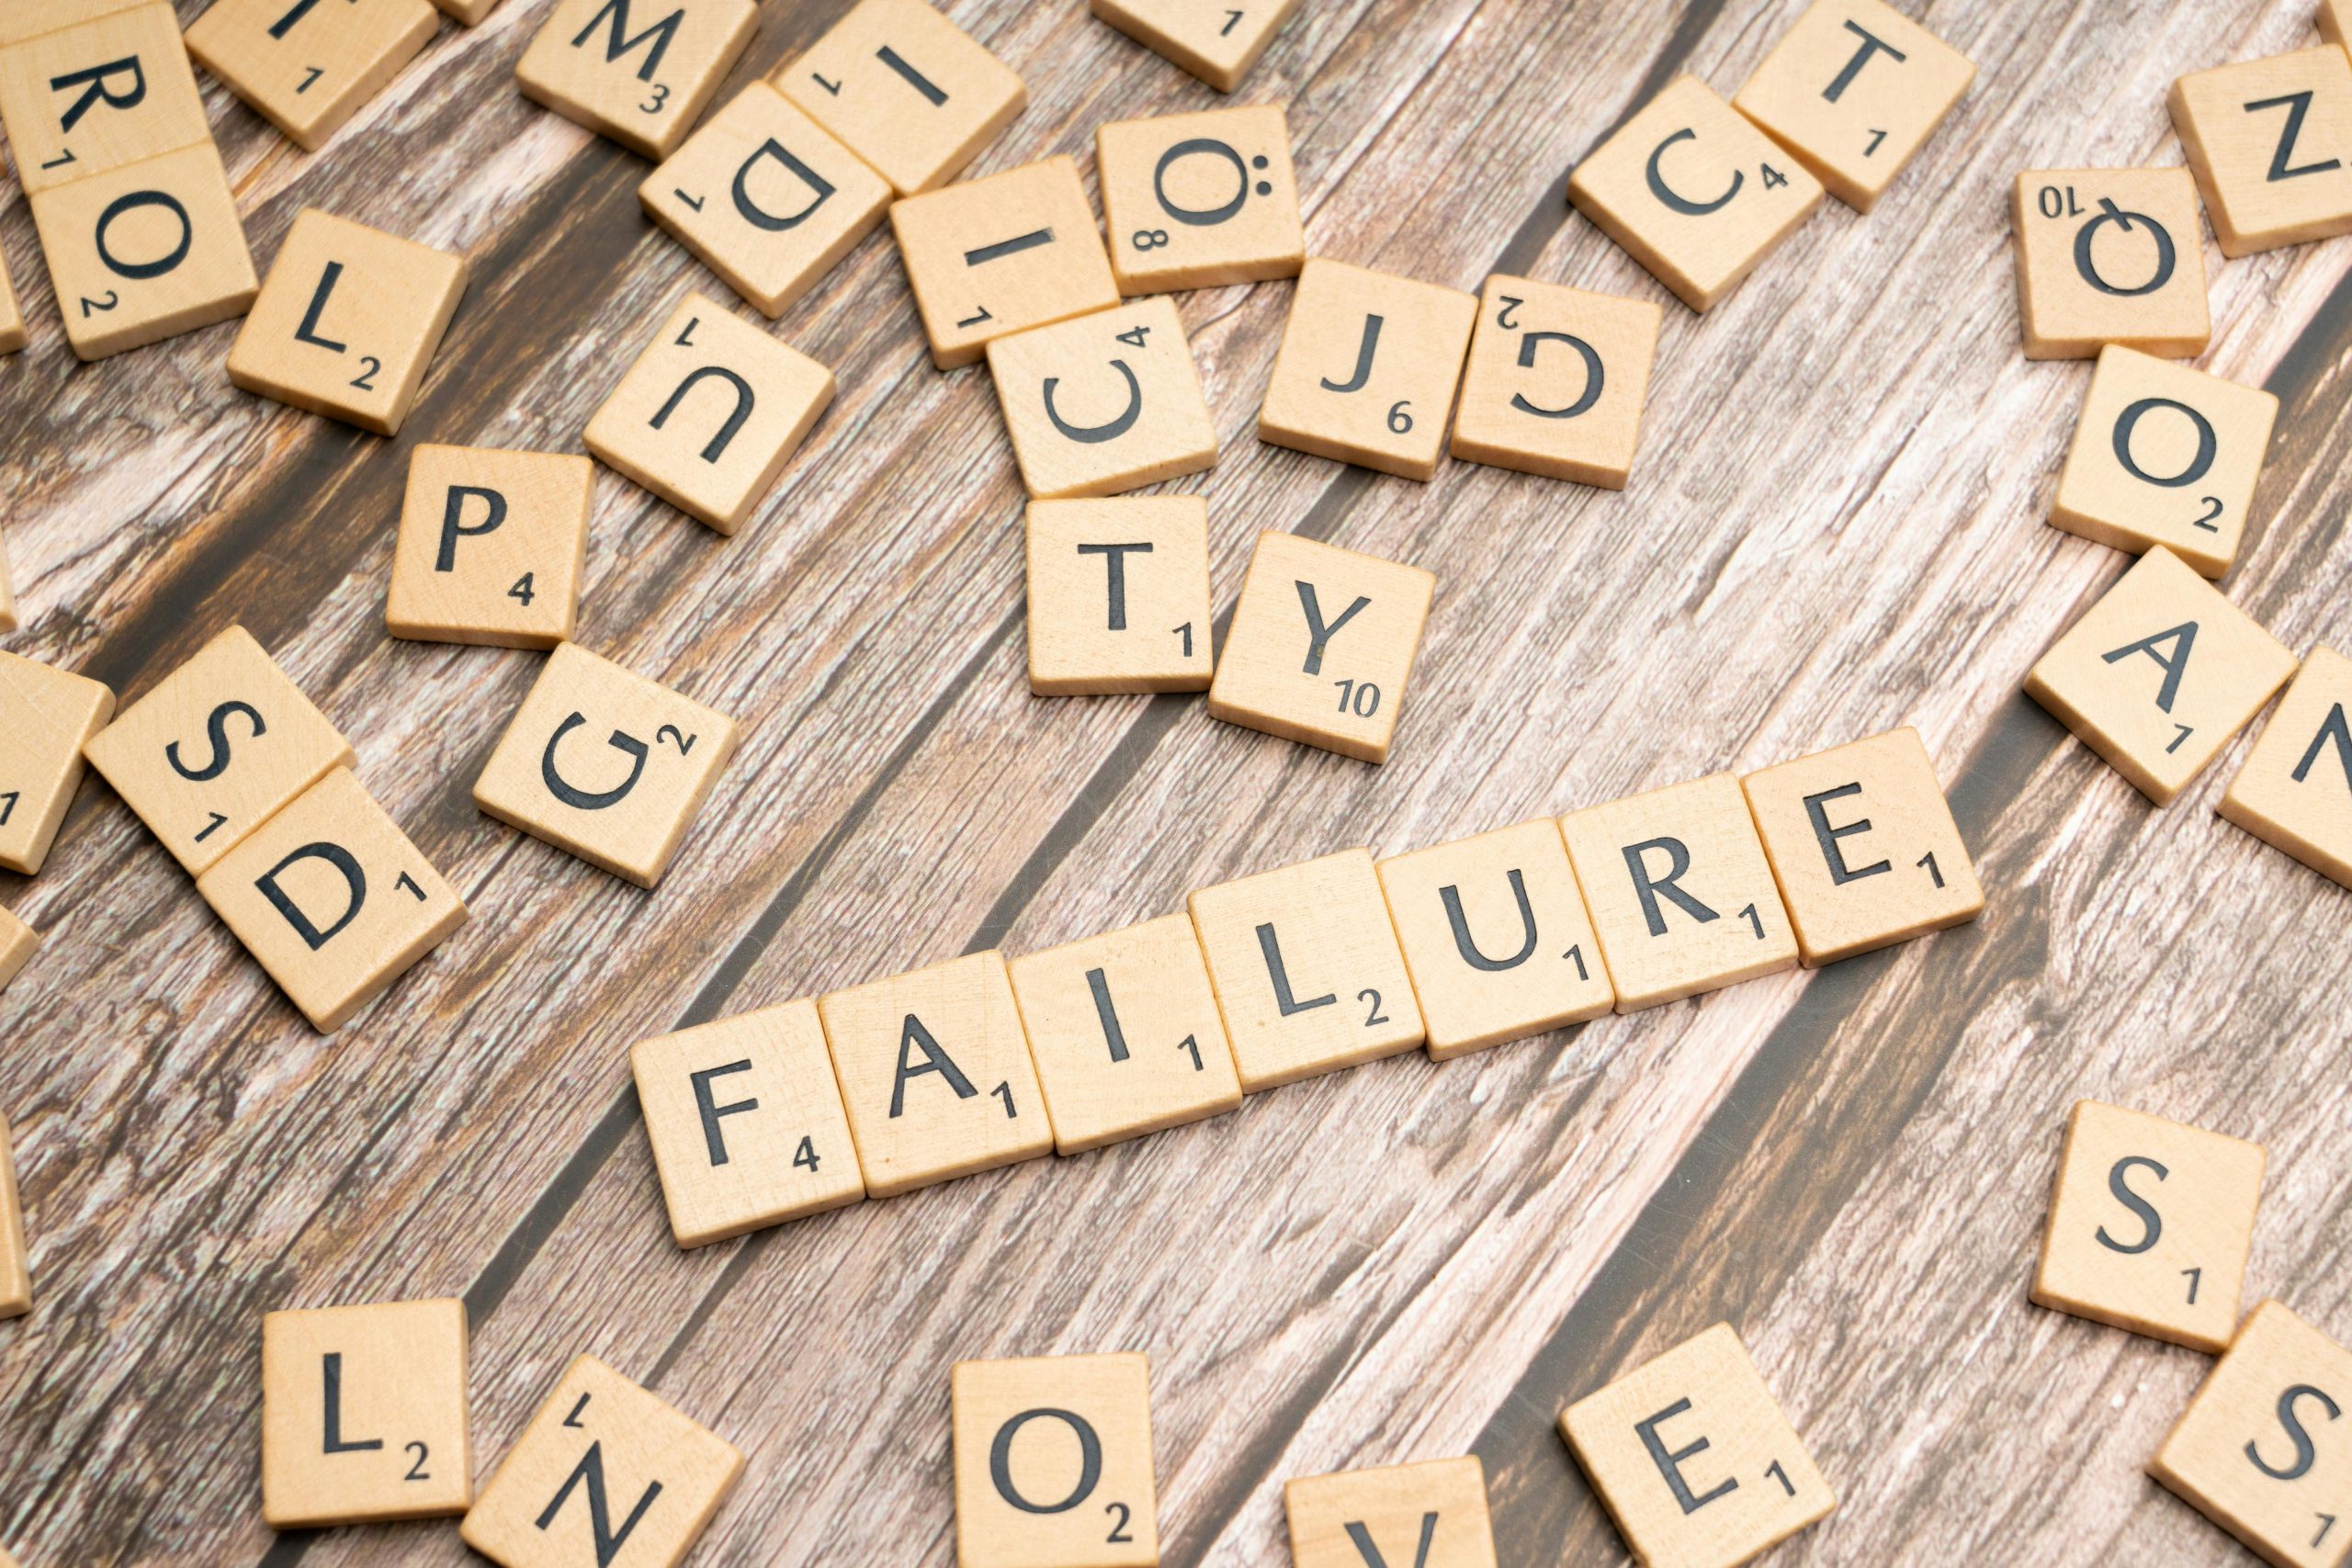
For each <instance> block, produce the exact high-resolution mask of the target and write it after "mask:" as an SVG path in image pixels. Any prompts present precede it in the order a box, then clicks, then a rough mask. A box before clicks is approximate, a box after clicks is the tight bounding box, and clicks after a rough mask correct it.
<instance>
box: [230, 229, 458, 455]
mask: <svg viewBox="0 0 2352 1568" xmlns="http://www.w3.org/2000/svg"><path fill="white" fill-rule="evenodd" d="M465 292H466V258H465V257H463V256H460V255H452V254H450V253H448V252H447V251H436V250H435V249H434V248H433V247H432V246H430V245H420V244H417V243H415V242H413V241H412V240H403V239H401V237H400V236H398V235H397V234H387V233H385V232H384V231H381V230H379V229H370V228H368V226H367V225H366V224H364V223H354V222H352V221H350V220H348V219H344V218H337V217H334V215H333V214H331V213H325V212H321V211H319V210H318V209H316V208H311V209H305V210H304V211H302V212H301V213H300V214H298V215H297V216H296V217H295V220H294V227H293V228H292V229H290V230H288V231H287V235H286V243H285V244H284V245H282V246H280V247H279V249H278V252H277V260H276V261H274V262H272V263H271V264H270V268H269V281H268V282H267V283H266V284H264V285H263V286H262V290H261V297H260V298H259V299H255V300H254V308H253V313H252V314H251V315H249V316H247V317H246V318H245V324H244V325H243V327H242V328H240V329H239V331H238V333H237V341H236V343H235V344H233V345H232V347H231V348H230V350H229V379H230V380H232V381H233V382H234V383H236V384H237V385H238V386H240V387H242V388H243V389H245V390H246V391H248V392H254V393H258V394H259V395H261V396H262V397H265V398H274V399H276V400H277V401H279V402H281V403H285V404H288V405H289V406H290V407H293V408H298V409H308V410H309V411H310V412H312V413H322V414H324V415H326V416H327V417H328V418H329V419H339V420H341V421H343V422H344V423H345V424H352V425H356V426H358V427H359V428H360V429H362V430H365V431H368V432H371V433H373V434H377V435H397V434H400V428H401V422H402V421H404V420H406V419H407V418H408V411H409V410H410V409H411V408H413V406H415V403H416V394H417V391H418V389H420V388H421V387H423V386H424V369H425V367H426V366H428V365H430V364H431V363H432V362H433V356H434V355H435V353H437V352H438V351H439V350H440V347H441V337H442V334H443V333H447V331H448V330H449V319H450V318H451V317H452V316H454V315H456V314H457V313H458V299H461V298H462V297H463V296H464V294H465Z"/></svg>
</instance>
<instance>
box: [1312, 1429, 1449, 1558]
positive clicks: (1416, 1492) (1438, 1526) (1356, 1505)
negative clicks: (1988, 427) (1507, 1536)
mask: <svg viewBox="0 0 2352 1568" xmlns="http://www.w3.org/2000/svg"><path fill="white" fill-rule="evenodd" d="M1283 1510H1284V1512H1285V1513H1287V1514H1288V1515H1289V1517H1290V1560H1291V1565H1292V1568H1367V1564H1370V1563H1373V1562H1380V1563H1385V1564H1396V1563H1408V1562H1410V1563H1419V1564H1420V1565H1421V1568H1495V1532H1494V1527H1493V1525H1492V1524H1491V1523H1489V1522H1488V1519H1487V1468H1486V1466H1485V1465H1483V1464H1481V1463H1479V1462H1478V1459H1477V1456H1476V1455H1475V1454H1473V1455H1470V1456H1467V1457H1465V1458H1463V1459H1430V1460H1422V1461H1419V1463H1417V1464H1397V1465H1389V1466H1385V1467H1384V1468H1382V1469H1378V1470H1349V1471H1342V1472H1339V1473H1338V1474H1336V1475H1302V1476H1297V1477H1295V1478H1294V1479H1292V1480H1290V1481H1287V1482H1284V1483H1283Z"/></svg>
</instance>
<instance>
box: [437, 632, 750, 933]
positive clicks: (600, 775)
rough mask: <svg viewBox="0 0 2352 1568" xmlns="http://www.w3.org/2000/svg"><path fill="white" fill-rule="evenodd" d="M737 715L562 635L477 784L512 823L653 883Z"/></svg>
mask: <svg viewBox="0 0 2352 1568" xmlns="http://www.w3.org/2000/svg"><path fill="white" fill-rule="evenodd" d="M735 740H736V729H735V721H734V720H733V719H731V718H729V717H728V716H726V715H724V714H721V713H718V712H717V711H715V710H714V709H711V708H707V707H705V706H704V705H702V704H700V703H697V702H694V701H691V700H689V699H688V698H685V697H683V696H680V695H679V694H677V693H675V692H673V691H672V690H670V689H669V688H668V687H666V686H664V685H662V684H661V683H660V682H655V681H649V680H647V679H646V678H645V677H644V676H642V675H638V674H634V673H632V672H631V671H627V670H624V669H622V668H621V667H620V666H619V665H617V664H616V663H614V662H613V661H612V660H609V659H604V658H600V657H599V656H597V655H595V654H594V653H591V652H589V651H588V650H587V649H584V648H582V647H581V646H580V645H579V644H578V643H573V642H567V643H563V644H560V645H559V646H558V647H557V648H556V649H555V651H554V652H552V653H550V654H548V661H547V665H546V667H545V668H543V669H542V670H541V671H539V678H538V680H537V682H536V683H534V684H533V685H532V687H531V691H530V694H529V695H528V696H526V697H525V698H524V699H523V705H522V706H521V707H520V708H518V709H516V710H515V718H514V721H513V722H512V723H511V724H509V725H508V726H507V727H506V733H505V734H504V735H503V737H501V738H500V739H499V742H498V748H497V750H494V751H492V753H491V755H490V761H489V763H488V764H487V765H486V766H485V767H484V768H483V769H482V771H481V778H480V779H479V780H477V781H476V782H475V784H474V804H475V805H476V806H478V807H481V809H482V811H484V812H485V813H487V814H488V815H490V816H492V817H495V818H498V819H499V820H500V821H501V822H503V823H505V824H506V825H507V826H509V827H511V828H520V829H522V830H523V831H524V832H526V833H528V834H530V835H531V836H533V837H534V838H537V839H544V840H547V841H548V843H550V844H553V845H554V846H555V847H556V848H558V849H560V850H562V851H564V852H567V853H570V854H574V855H577V856H579V857H580V858H581V859H582V860H584V861H586V862H587V863H589V864H590V865H593V866H596V867H598V868H600V869H602V870H605V871H608V872H611V873H612V874H614V875H615V876H617V877H620V878H622V879H623V880H624V881H628V882H633V883H635V884H636V885H637V886H639V887H651V886H654V885H656V884H657V883H659V882H660V881H661V880H662V873H663V872H665V871H667V870H668V869H669V867H670V862H671V860H672V858H673V857H674V856H675V855H676V854H677V852H678V846H679V844H680V843H681V842H683V841H684V839H685V836H686V829H688V828H689V827H691V826H693V824H694V819H695V817H696V816H697V815H699V814H700V813H701V811H702V807H703V802H704V801H705V800H707V799H708V798H709V795H710V790H711V786H712V785H713V784H716V783H717V782H718V771H719V770H720V769H721V768H723V767H725V766H726V765H727V761H728V759H729V757H731V756H733V755H734V752H735Z"/></svg>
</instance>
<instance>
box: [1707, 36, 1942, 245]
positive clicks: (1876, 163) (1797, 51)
mask: <svg viewBox="0 0 2352 1568" xmlns="http://www.w3.org/2000/svg"><path fill="white" fill-rule="evenodd" d="M1975 79H1976V67H1975V66H1974V65H1973V64H1971V63H1970V62H1969V61H1968V58H1967V56H1965V55H1963V54H1962V53H1961V52H1960V51H1958V50H1955V49H1953V48H1952V47H1951V45H1950V44H1948V43H1945V42H1944V41H1943V40H1942V39H1939V38H1938V37H1936V35H1935V34H1933V33H1931V32H1929V31H1928V29H1927V28H1923V27H1921V26H1920V25H1919V24H1918V23H1917V22H1915V21H1913V20H1911V18H1910V17H1905V15H1904V14H1903V13H1902V12H1900V11H1897V10H1895V9H1894V7H1893V6H1884V5H1881V4H1880V3H1879V0H1815V4H1814V5H1813V6H1811V7H1810V8H1808V9H1807V10H1806V12H1805V14H1804V16H1802V17H1798V18H1797V20H1796V25H1795V26H1794V27H1792V28H1790V29H1789V31H1788V35H1787V36H1786V37H1785V38H1783V39H1781V41H1780V42H1779V43H1777V44H1775V45H1773V46H1772V52H1771V53H1770V54H1768V55H1766V56H1765V57H1764V63H1763V64H1761V65H1759V66H1758V67H1757V68H1756V74H1755V75H1753V76H1750V77H1749V78H1748V79H1747V85H1746V86H1744V87H1742V88H1740V90H1739V91H1738V92H1737V93H1736V94H1734V95H1733V96H1732V100H1731V102H1732V107H1734V108H1736V109H1737V110H1738V111H1739V112H1740V113H1742V114H1744V115H1746V116H1747V118H1750V119H1752V120H1754V121H1755V122H1756V123H1757V124H1758V125H1759V126H1761V127H1763V129H1764V130H1765V131H1766V133H1768V134H1769V135H1770V137H1771V138H1772V140H1774V141H1778V142H1779V143H1780V144H1781V146H1783V147H1785V148H1787V149H1788V150H1789V155H1790V156H1791V157H1792V158H1794V159H1796V161H1797V162H1798V163H1800V164H1804V166H1805V167H1806V168H1807V169H1809V170H1811V171H1812V172H1813V175H1814V176H1815V178H1816V179H1818V180H1820V181H1821V183H1822V184H1823V185H1825V186H1828V187H1829V193H1830V194H1831V195H1832V196H1835V197H1837V198H1838V200H1840V201H1842V202H1844V203H1845V204H1846V205H1847V206H1849V207H1850V208H1852V209H1854V210H1855V211H1857V212H1868V211H1869V210H1870V209H1871V208H1872V207H1874V206H1876V205H1877V203H1878V198H1879V197H1882V196H1883V195H1885V194H1886V187H1887V186H1890V185H1892V184H1894V176H1895V175H1899V174H1901V173H1902V172H1903V169H1904V166H1905V164H1909V163H1910V162H1911V159H1912V157H1913V155H1914V154H1916V153H1917V152H1918V151H1919V149H1920V148H1921V147H1922V146H1924V145H1926V143H1927V141H1928V138H1929V137H1930V136H1933V135H1934V134H1935V133H1936V128H1937V127H1938V126H1939V125H1941V124H1942V123H1943V122H1944V117H1945V116H1946V115H1948V114H1950V113H1951V107H1952V106H1953V105H1954V104H1956V103H1958V102H1959V101H1960V96H1961V95H1962V93H1965V92H1967V91H1968V85H1969V84H1970V83H1971V82H1973V81H1974V80H1975Z"/></svg>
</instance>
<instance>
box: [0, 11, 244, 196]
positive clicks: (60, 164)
mask: <svg viewBox="0 0 2352 1568" xmlns="http://www.w3.org/2000/svg"><path fill="white" fill-rule="evenodd" d="M0 123H5V124H6V127H7V130H8V151H9V154H10V155H11V156H12V157H13V158H14V159H15V160H16V164H17V179H18V180H19V181H20V182H21V183H22V184H23V186H24V187H25V190H26V192H27V193H28V194H30V193H31V192H34V191H42V190H48V189H50V188H51V186H61V185H63V184H65V183H66V182H68V181H70V180H78V179H87V178H88V177H89V176H91V175H103V174H105V173H107V171H109V170H112V169H119V168H120V167H122V166H123V165H124V164H137V163H141V162H143V161H145V160H146V159H149V158H153V157H157V156H159V155H161V154H163V153H165V152H177V151H179V150H180V149H181V148H183V147H191V146H194V145H195V144H196V143H197V142H199V141H211V140H212V128H211V126H210V124H209V123H208V122H207V121H206V119H205V118H204V100H203V99H202V98H201V97H200V96H198V93H197V90H196V73H195V72H193V71H191V70H189V69H188V63H187V48H186V47H185V46H184V45H182V43H181V42H180V28H179V20H178V18H177V17H175V15H174V14H173V11H172V8H171V7H170V6H165V5H153V6H140V7H139V8H138V9H136V10H129V11H122V12H119V13H117V14H116V15H114V16H111V17H104V18H101V19H99V20H96V21H91V22H85V23H83V24H82V25H81V26H79V27H74V28H64V29H63V30H62V31H59V32H53V33H44V34H42V35H41V36H40V37H39V38H37V39H32V40H31V41H29V42H27V43H23V44H19V45H17V46H16V47H15V48H12V49H8V50H6V51H0Z"/></svg>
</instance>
